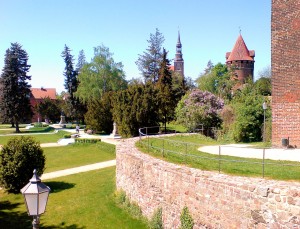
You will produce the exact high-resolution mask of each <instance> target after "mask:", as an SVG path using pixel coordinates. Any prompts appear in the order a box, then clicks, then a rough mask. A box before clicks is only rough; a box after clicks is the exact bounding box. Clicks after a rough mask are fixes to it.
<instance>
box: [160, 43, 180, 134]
mask: <svg viewBox="0 0 300 229" xmlns="http://www.w3.org/2000/svg"><path fill="white" fill-rule="evenodd" d="M156 87H157V89H158V110H159V116H160V121H161V122H162V123H163V124H164V127H165V132H166V128H167V127H166V125H167V122H169V121H171V120H173V118H174V107H175V106H176V100H175V96H174V93H173V90H172V89H173V87H172V73H171V71H170V61H169V59H168V58H167V52H166V50H165V49H163V54H162V61H161V63H160V69H159V78H158V82H157V84H156Z"/></svg>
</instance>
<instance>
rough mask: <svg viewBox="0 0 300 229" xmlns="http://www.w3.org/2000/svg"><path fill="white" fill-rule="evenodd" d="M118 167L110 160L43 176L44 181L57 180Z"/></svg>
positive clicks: (114, 161)
mask: <svg viewBox="0 0 300 229" xmlns="http://www.w3.org/2000/svg"><path fill="white" fill-rule="evenodd" d="M115 165H116V160H110V161H104V162H100V163H95V164H91V165H84V166H79V167H75V168H70V169H64V170H59V171H54V172H50V173H44V174H43V175H42V176H41V179H42V180H48V179H52V178H57V177H62V176H68V175H72V174H76V173H82V172H88V171H91V170H97V169H103V168H107V167H111V166H115Z"/></svg>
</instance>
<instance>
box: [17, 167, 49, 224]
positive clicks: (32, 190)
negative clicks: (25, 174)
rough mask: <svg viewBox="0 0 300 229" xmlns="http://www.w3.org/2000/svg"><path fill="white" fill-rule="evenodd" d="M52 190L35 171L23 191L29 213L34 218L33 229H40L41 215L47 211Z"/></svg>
mask: <svg viewBox="0 0 300 229" xmlns="http://www.w3.org/2000/svg"><path fill="white" fill-rule="evenodd" d="M49 192H50V188H49V187H48V186H46V185H45V184H43V183H42V182H41V179H40V178H39V177H38V175H37V174H36V170H33V176H32V178H31V179H30V180H29V183H28V184H27V185H25V186H24V187H23V188H22V189H21V193H22V194H23V196H24V199H25V204H26V207H27V213H28V215H30V216H33V221H32V228H33V229H38V228H39V224H40V215H41V214H43V213H44V212H45V210H46V205H47V201H48V196H49Z"/></svg>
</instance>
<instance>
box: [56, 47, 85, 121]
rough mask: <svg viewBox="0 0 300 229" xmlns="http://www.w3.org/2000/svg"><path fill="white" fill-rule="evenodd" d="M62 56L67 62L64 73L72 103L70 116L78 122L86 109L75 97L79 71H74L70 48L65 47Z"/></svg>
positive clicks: (66, 87)
mask: <svg viewBox="0 0 300 229" xmlns="http://www.w3.org/2000/svg"><path fill="white" fill-rule="evenodd" d="M61 56H62V57H63V58H64V61H65V64H66V66H65V71H64V76H65V84H64V86H65V89H66V90H67V92H68V94H69V98H68V101H69V102H70V104H69V105H70V110H71V114H70V116H71V117H73V118H75V119H76V120H78V118H81V117H83V114H82V113H84V112H83V111H82V110H84V107H83V106H82V104H80V101H79V99H78V98H76V97H75V94H74V93H75V92H76V91H77V88H78V84H79V82H78V71H77V70H75V69H74V63H73V61H74V58H73V55H72V54H71V50H70V48H69V47H68V46H67V45H65V47H64V51H63V52H62V54H61Z"/></svg>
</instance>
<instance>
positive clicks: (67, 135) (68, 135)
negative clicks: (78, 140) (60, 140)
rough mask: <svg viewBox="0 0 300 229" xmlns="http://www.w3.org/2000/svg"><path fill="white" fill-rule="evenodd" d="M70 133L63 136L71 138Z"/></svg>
mask: <svg viewBox="0 0 300 229" xmlns="http://www.w3.org/2000/svg"><path fill="white" fill-rule="evenodd" d="M71 135H72V134H64V138H71Z"/></svg>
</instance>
